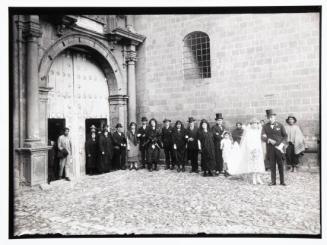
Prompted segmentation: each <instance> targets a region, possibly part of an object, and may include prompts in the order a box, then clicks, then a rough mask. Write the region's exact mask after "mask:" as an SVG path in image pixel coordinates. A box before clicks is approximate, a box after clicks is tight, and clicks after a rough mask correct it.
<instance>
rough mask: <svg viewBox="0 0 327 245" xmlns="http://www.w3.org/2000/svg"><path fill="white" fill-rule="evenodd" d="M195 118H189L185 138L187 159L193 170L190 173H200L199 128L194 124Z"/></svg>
mask: <svg viewBox="0 0 327 245" xmlns="http://www.w3.org/2000/svg"><path fill="white" fill-rule="evenodd" d="M194 122H195V119H194V118H193V117H189V119H188V123H189V125H188V128H187V129H186V133H185V138H186V141H187V160H188V161H190V162H191V166H192V168H191V171H190V173H193V172H194V173H198V172H199V167H198V154H199V150H198V139H197V134H198V129H197V128H196V127H195V125H194Z"/></svg>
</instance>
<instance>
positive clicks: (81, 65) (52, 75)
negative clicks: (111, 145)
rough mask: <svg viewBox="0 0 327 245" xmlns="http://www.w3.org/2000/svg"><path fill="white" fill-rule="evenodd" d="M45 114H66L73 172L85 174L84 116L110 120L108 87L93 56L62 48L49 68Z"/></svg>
mask: <svg viewBox="0 0 327 245" xmlns="http://www.w3.org/2000/svg"><path fill="white" fill-rule="evenodd" d="M49 86H50V87H53V90H51V91H50V93H49V100H48V117H49V118H54V117H56V118H65V119H66V125H67V127H69V128H70V136H71V138H72V145H73V163H74V168H73V169H74V172H73V173H72V174H74V176H76V177H78V176H79V175H80V174H85V119H86V118H105V119H107V121H108V122H110V120H109V101H108V99H109V91H108V85H107V81H106V79H105V76H104V74H103V72H102V70H101V69H100V67H99V66H98V65H97V64H96V63H95V61H93V59H92V57H90V56H89V55H88V54H86V53H83V52H78V51H74V50H68V51H64V52H63V53H62V54H60V55H59V56H58V57H57V58H56V59H55V61H54V62H53V64H52V66H51V69H50V72H49Z"/></svg>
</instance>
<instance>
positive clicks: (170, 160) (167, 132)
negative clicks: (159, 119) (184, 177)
mask: <svg viewBox="0 0 327 245" xmlns="http://www.w3.org/2000/svg"><path fill="white" fill-rule="evenodd" d="M170 122H171V121H170V120H169V119H165V120H163V123H164V124H165V125H164V126H163V128H162V130H161V141H162V144H163V148H164V152H165V160H166V166H165V169H169V168H170V169H171V170H173V169H174V165H175V162H174V161H175V160H174V153H173V140H172V133H173V127H171V126H170Z"/></svg>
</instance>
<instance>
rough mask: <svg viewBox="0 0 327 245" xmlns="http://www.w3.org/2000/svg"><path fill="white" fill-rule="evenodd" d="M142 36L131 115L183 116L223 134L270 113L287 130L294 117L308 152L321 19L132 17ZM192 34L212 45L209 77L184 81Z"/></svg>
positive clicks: (315, 112)
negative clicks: (216, 126) (222, 127)
mask: <svg viewBox="0 0 327 245" xmlns="http://www.w3.org/2000/svg"><path fill="white" fill-rule="evenodd" d="M135 29H136V31H137V32H138V33H141V34H143V35H145V36H146V37H147V39H146V41H145V42H144V43H143V44H142V45H141V46H140V47H139V48H138V62H137V65H136V74H137V115H138V120H140V118H141V116H143V115H145V116H147V117H155V118H157V119H158V120H159V121H162V119H163V118H165V117H169V118H170V119H172V120H173V121H175V120H177V119H181V120H182V121H184V122H186V120H187V118H188V117H189V116H194V117H195V118H197V119H199V120H200V119H202V118H206V119H208V120H209V121H210V122H212V123H213V122H214V116H215V113H216V112H221V113H223V115H224V118H225V123H226V126H227V127H229V128H230V127H233V126H234V124H235V122H236V121H237V120H241V121H243V122H246V121H247V120H249V119H250V118H251V117H253V116H255V117H257V118H259V119H264V118H265V110H266V109H268V108H273V109H275V110H276V112H277V113H278V120H279V121H281V122H282V123H285V118H286V117H287V115H288V114H289V113H293V114H295V116H296V117H297V119H298V124H299V125H300V126H301V127H302V129H303V131H304V134H305V136H306V140H307V143H308V146H309V147H310V148H316V141H317V137H318V135H319V132H320V128H319V14H318V13H295V14H239V15H237V14H230V15H229V14H224V15H144V16H135ZM194 31H202V32H205V33H206V34H208V36H209V38H210V55H211V77H210V78H205V79H194V80H185V79H184V76H183V39H184V37H185V36H186V35H187V34H189V33H191V32H194Z"/></svg>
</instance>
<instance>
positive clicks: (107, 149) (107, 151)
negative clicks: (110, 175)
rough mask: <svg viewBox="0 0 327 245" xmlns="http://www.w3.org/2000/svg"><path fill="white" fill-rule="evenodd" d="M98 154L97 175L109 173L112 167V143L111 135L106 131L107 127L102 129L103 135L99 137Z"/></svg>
mask: <svg viewBox="0 0 327 245" xmlns="http://www.w3.org/2000/svg"><path fill="white" fill-rule="evenodd" d="M99 153H100V157H99V158H100V161H99V163H100V164H99V166H98V171H99V173H106V172H110V171H111V170H112V169H113V167H112V158H113V143H112V137H111V134H110V133H109V131H108V125H105V126H104V128H103V133H102V134H100V136H99Z"/></svg>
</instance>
